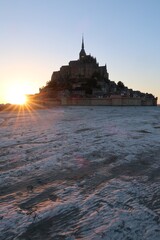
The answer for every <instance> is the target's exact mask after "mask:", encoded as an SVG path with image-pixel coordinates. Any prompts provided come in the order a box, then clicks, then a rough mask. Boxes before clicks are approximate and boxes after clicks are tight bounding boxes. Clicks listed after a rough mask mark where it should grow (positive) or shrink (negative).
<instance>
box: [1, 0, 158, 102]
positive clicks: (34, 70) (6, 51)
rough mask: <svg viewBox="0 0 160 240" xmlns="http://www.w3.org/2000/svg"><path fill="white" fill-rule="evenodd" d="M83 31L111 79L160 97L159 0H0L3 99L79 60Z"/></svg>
mask: <svg viewBox="0 0 160 240" xmlns="http://www.w3.org/2000/svg"><path fill="white" fill-rule="evenodd" d="M82 33H83V34H84V40H85V50H86V53H87V54H89V53H90V54H91V55H92V56H94V57H96V58H97V61H98V62H99V63H100V65H104V64H107V67H108V72H109V75H110V80H112V81H115V82H116V83H117V82H118V81H122V82H123V83H124V84H125V85H126V86H128V87H129V88H133V89H134V90H140V91H142V92H149V93H150V92H151V93H153V94H154V95H156V96H158V97H159V101H160V0H0V102H7V101H8V100H7V94H8V92H9V91H16V90H17V89H22V91H25V92H26V93H34V92H38V90H39V87H42V86H43V85H45V83H46V81H48V80H50V77H51V74H52V72H53V71H57V70H59V68H60V66H62V65H66V64H68V62H69V61H70V60H76V59H78V55H79V51H80V48H81V38H82Z"/></svg>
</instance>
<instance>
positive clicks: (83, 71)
mask: <svg viewBox="0 0 160 240" xmlns="http://www.w3.org/2000/svg"><path fill="white" fill-rule="evenodd" d="M108 81H109V74H108V72H107V67H106V65H104V66H99V64H98V62H97V60H96V58H94V57H92V56H91V55H87V54H86V52H85V49H84V39H83V38H82V46H81V50H80V53H79V59H78V60H73V61H70V62H69V64H68V65H66V66H62V67H61V68H60V70H59V71H56V72H53V74H52V76H51V81H50V82H49V83H48V86H50V87H51V86H53V87H54V88H55V89H56V88H58V90H62V91H64V90H65V89H66V88H67V89H69V90H70V93H71V95H86V94H88V95H92V94H94V93H95V95H96V94H105V93H107V91H108V84H107V82H108Z"/></svg>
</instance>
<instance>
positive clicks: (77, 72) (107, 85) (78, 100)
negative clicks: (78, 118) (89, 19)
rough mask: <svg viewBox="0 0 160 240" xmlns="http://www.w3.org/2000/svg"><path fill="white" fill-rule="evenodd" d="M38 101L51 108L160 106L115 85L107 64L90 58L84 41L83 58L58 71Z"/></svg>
mask: <svg viewBox="0 0 160 240" xmlns="http://www.w3.org/2000/svg"><path fill="white" fill-rule="evenodd" d="M36 98H38V101H41V102H43V103H46V104H49V103H50V104H51V105H52V104H53V105H54V104H60V105H111V106H154V105H157V98H155V97H154V96H153V95H152V94H151V93H142V92H141V91H137V90H136V91H135V90H133V89H130V88H128V87H127V86H125V85H124V83H123V82H121V81H118V82H117V84H116V83H115V82H114V81H111V80H110V79H109V73H108V70H107V66H106V64H105V65H104V66H99V63H98V62H97V59H96V58H95V57H93V56H91V55H88V54H86V51H85V47H84V39H83V38H82V45H81V50H80V52H79V58H78V59H77V60H72V61H70V62H69V64H68V65H65V66H62V67H61V68H60V70H59V71H54V72H53V73H52V76H51V80H50V81H48V82H47V83H46V86H44V87H42V88H40V92H39V94H38V95H37V96H36Z"/></svg>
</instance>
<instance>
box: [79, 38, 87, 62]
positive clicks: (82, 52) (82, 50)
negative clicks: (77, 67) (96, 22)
mask: <svg viewBox="0 0 160 240" xmlns="http://www.w3.org/2000/svg"><path fill="white" fill-rule="evenodd" d="M85 56H86V52H85V50H84V38H83V36H82V48H81V51H80V53H79V59H80V60H81V59H83V58H84V57H85Z"/></svg>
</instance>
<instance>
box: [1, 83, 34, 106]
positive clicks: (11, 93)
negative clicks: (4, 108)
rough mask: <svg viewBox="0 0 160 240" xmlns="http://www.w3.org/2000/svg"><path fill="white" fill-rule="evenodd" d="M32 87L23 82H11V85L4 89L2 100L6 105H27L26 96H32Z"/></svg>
mask: <svg viewBox="0 0 160 240" xmlns="http://www.w3.org/2000/svg"><path fill="white" fill-rule="evenodd" d="M32 93H33V90H32V86H31V85H28V84H26V83H25V82H22V81H21V82H20V81H17V82H13V85H11V86H7V87H6V88H5V89H4V98H5V102H6V103H10V104H17V105H25V104H26V103H27V96H26V95H27V94H32Z"/></svg>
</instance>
